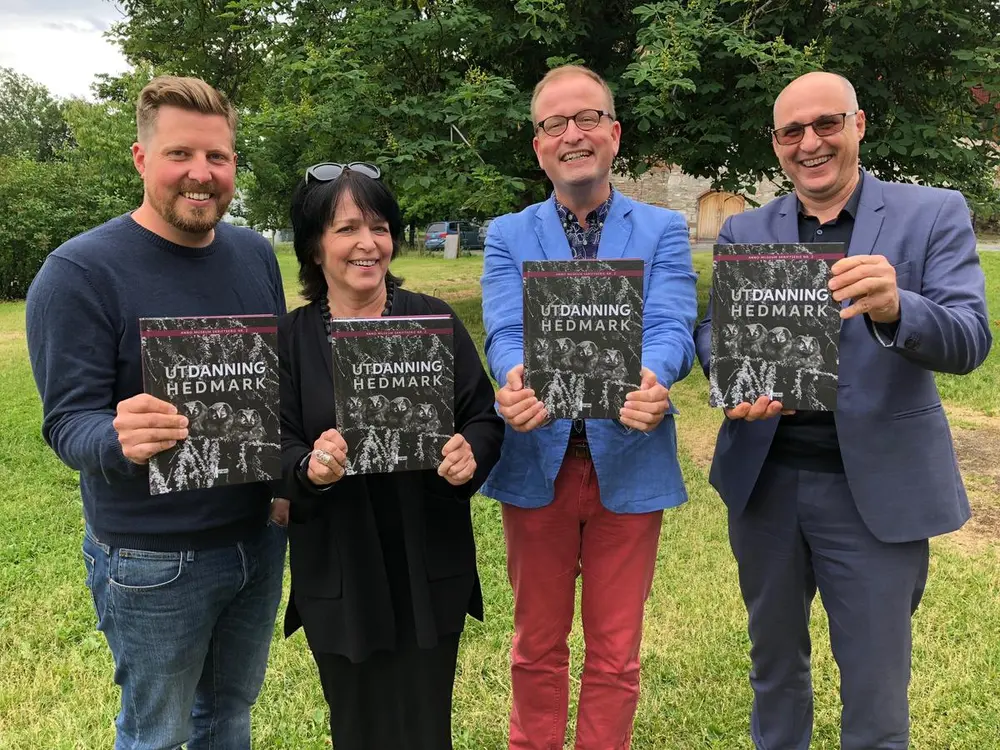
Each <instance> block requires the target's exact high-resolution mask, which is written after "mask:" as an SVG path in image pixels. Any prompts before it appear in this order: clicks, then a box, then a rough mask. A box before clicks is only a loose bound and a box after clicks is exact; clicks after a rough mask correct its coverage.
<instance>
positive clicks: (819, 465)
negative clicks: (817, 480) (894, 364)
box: [768, 180, 862, 473]
mask: <svg viewBox="0 0 1000 750" xmlns="http://www.w3.org/2000/svg"><path fill="white" fill-rule="evenodd" d="M861 184H862V181H861V180H858V184H857V187H855V188H854V192H853V193H851V197H850V199H849V200H848V201H847V204H846V205H845V206H844V207H843V208H842V209H840V213H839V214H838V215H837V217H836V218H834V219H831V220H830V221H828V222H826V223H825V224H820V223H819V219H817V218H816V217H815V216H809V215H808V214H806V212H805V211H806V209H805V206H803V205H802V202H801V201H797V202H798V216H799V242H843V243H844V249H845V250H847V249H849V248H850V246H851V235H852V234H853V233H854V218H855V217H856V216H857V214H858V203H859V202H860V200H861ZM768 458H769V459H770V460H773V461H776V462H778V463H781V464H784V465H785V466H792V467H794V468H797V469H807V470H809V471H823V472H831V473H832V472H842V471H843V470H844V462H843V459H842V458H841V456H840V443H839V441H838V439H837V423H836V422H835V421H834V416H833V412H832V411H799V412H796V413H795V414H789V415H788V416H783V417H781V418H780V421H779V423H778V429H777V431H776V432H775V434H774V441H773V442H772V443H771V450H770V452H769V453H768Z"/></svg>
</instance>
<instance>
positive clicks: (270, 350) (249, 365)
mask: <svg viewBox="0 0 1000 750" xmlns="http://www.w3.org/2000/svg"><path fill="white" fill-rule="evenodd" d="M139 335H140V339H141V344H142V378H143V386H144V390H145V391H146V393H148V394H150V395H151V396H155V397H156V398H158V399H162V400H163V401H169V402H170V403H171V404H173V405H174V406H176V407H177V410H178V411H179V412H180V413H181V414H183V415H184V416H186V417H187V418H188V437H187V439H186V440H182V441H180V442H179V443H178V444H177V445H176V446H174V447H173V448H170V449H168V450H165V451H163V452H162V453H158V454H156V455H155V456H153V457H152V458H151V459H150V460H149V492H150V494H151V495H162V494H163V493H166V492H178V491H180V490H193V489H203V488H206V487H216V486H221V485H227V484H245V483H247V482H261V481H267V480H269V479H277V478H278V477H280V476H281V427H280V418H279V413H278V412H279V407H278V398H279V397H278V347H277V344H278V323H277V318H276V317H275V316H274V315H234V316H220V317H201V318H140V319H139Z"/></svg>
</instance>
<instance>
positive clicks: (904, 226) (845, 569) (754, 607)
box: [695, 73, 992, 750]
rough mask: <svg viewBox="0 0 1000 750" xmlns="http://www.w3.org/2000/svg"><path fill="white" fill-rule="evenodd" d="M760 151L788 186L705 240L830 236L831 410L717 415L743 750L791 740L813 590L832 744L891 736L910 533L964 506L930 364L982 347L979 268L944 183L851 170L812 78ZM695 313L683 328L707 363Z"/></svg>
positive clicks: (800, 731)
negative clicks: (834, 309) (741, 681)
mask: <svg viewBox="0 0 1000 750" xmlns="http://www.w3.org/2000/svg"><path fill="white" fill-rule="evenodd" d="M774 125H775V128H774V131H773V146H774V151H775V154H776V155H777V157H778V159H779V161H780V163H781V167H782V169H783V170H784V172H785V174H786V175H787V176H788V178H789V179H790V180H791V181H792V183H793V184H794V186H795V192H794V193H792V194H790V195H787V196H784V197H782V198H778V199H777V200H775V201H773V202H771V203H769V204H767V205H765V206H764V207H762V208H760V209H757V210H755V211H749V212H747V213H744V214H738V215H736V216H732V217H730V219H728V220H727V221H726V223H725V225H724V226H723V228H722V231H721V233H720V234H719V242H720V243H723V244H727V243H758V242H760V243H771V242H844V243H846V244H847V246H848V255H847V257H846V258H844V259H842V260H840V261H838V262H837V263H836V264H835V265H834V266H833V269H832V274H831V279H830V282H829V286H830V289H831V291H832V295H833V298H834V299H835V300H837V301H838V302H840V303H841V306H842V307H841V312H840V316H841V319H842V323H841V333H840V374H839V385H838V390H837V408H836V411H835V412H799V413H790V412H782V408H781V404H780V403H778V402H769V401H768V399H767V397H766V396H762V397H761V398H759V399H758V400H757V401H756V403H754V404H750V403H744V404H741V405H739V406H737V407H736V408H735V409H729V410H727V411H726V419H725V421H724V422H723V425H722V428H721V430H720V431H719V438H718V442H717V443H716V448H715V457H714V460H713V462H712V469H711V476H710V479H711V482H712V485H713V486H714V487H715V488H716V489H717V490H718V491H719V494H720V495H721V496H722V499H723V500H724V501H725V503H726V505H727V506H728V510H729V536H730V542H731V544H732V549H733V553H734V554H735V556H736V560H737V563H738V565H739V576H740V588H741V590H742V593H743V599H744V602H745V603H746V607H747V611H748V613H749V629H750V639H751V641H752V644H753V645H752V648H751V652H750V656H751V661H752V668H751V672H750V681H751V684H752V686H753V690H754V702H753V710H752V715H751V727H750V731H751V735H752V737H753V741H754V742H755V744H756V746H757V747H758V748H760V750H806V749H807V748H808V747H809V740H810V736H811V732H812V706H813V701H812V686H811V680H810V666H809V653H810V642H809V611H810V605H811V603H812V599H813V596H814V595H815V593H816V590H817V589H819V592H820V594H821V596H822V600H823V605H824V607H825V608H826V611H827V615H828V617H829V622H830V641H831V646H832V647H833V655H834V658H835V659H836V661H837V665H838V666H839V668H840V676H841V699H842V701H843V712H842V721H841V747H842V748H843V750H875V749H877V748H893V749H898V750H902V749H903V748H906V747H908V741H909V706H908V701H907V685H908V683H909V679H910V652H911V629H910V620H911V617H912V614H913V612H914V611H915V610H916V607H917V604H918V603H919V601H920V598H921V595H922V594H923V590H924V585H925V582H926V579H927V563H928V541H927V540H928V538H929V537H932V536H935V535H938V534H944V533H947V532H949V531H954V530H955V529H957V528H959V527H960V526H961V525H962V524H963V523H965V521H966V520H967V519H968V518H969V502H968V499H967V498H966V494H965V489H964V487H963V485H962V479H961V476H960V475H959V470H958V464H957V463H956V460H955V451H954V448H953V446H952V441H951V434H950V431H949V429H948V422H947V420H946V418H945V415H944V411H943V410H942V407H941V400H940V397H939V396H938V392H937V388H936V387H935V383H934V373H935V372H949V373H957V374H964V373H968V372H970V371H972V370H973V369H975V368H976V367H978V366H979V365H980V364H981V363H982V362H983V360H984V359H986V355H987V354H988V353H989V350H990V345H991V343H992V337H991V334H990V330H989V321H988V317H987V312H986V301H985V289H984V287H985V280H984V278H983V272H982V269H981V268H980V266H979V259H978V256H977V254H976V238H975V235H974V234H973V230H972V224H971V222H970V217H969V209H968V207H967V206H966V203H965V200H964V199H963V198H962V195H961V194H960V193H958V192H955V191H952V190H940V189H936V188H929V187H920V186H917V185H911V184H898V183H890V182H883V181H881V180H878V179H876V178H875V177H874V176H872V175H871V174H870V173H868V172H866V171H864V170H861V169H860V167H859V159H858V152H859V144H860V142H861V139H862V138H863V137H864V134H865V113H864V112H863V111H862V110H861V109H859V107H858V101H857V97H856V95H855V92H854V88H853V87H852V86H851V84H850V83H849V82H848V81H847V80H846V79H844V78H842V77H840V76H836V75H832V74H829V73H809V74H807V75H805V76H802V77H800V78H798V79H796V80H795V81H793V82H792V83H791V84H789V86H788V87H787V88H785V89H784V91H782V92H781V94H780V95H779V96H778V99H777V100H776V101H775V104H774ZM711 325H712V321H711V318H710V317H706V318H705V319H704V320H703V321H702V322H701V323H700V324H699V326H698V329H697V331H696V334H695V335H696V339H697V346H698V357H699V359H700V361H701V364H702V367H703V368H704V369H705V371H706V373H707V371H708V367H709V359H710V356H711V351H710V349H711V347H710V335H711Z"/></svg>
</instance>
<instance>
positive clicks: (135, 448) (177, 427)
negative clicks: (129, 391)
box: [112, 393, 188, 465]
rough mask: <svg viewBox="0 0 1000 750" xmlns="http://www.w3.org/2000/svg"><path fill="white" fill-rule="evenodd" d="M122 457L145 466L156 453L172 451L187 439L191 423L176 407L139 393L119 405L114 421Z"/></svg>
mask: <svg viewBox="0 0 1000 750" xmlns="http://www.w3.org/2000/svg"><path fill="white" fill-rule="evenodd" d="M112 424H113V425H114V428H115V431H116V432H117V433H118V442H119V443H121V446H122V455H124V456H125V458H127V459H128V460H129V461H131V462H132V463H134V464H139V465H145V464H147V463H149V459H150V458H152V457H153V456H155V455H156V454H157V453H162V452H163V451H165V450H168V449H170V448H173V447H174V446H175V445H177V441H178V440H184V439H185V438H187V436H188V431H187V426H188V420H187V417H185V416H184V415H182V414H178V413H177V407H176V406H174V405H173V404H171V403H168V402H166V401H161V400H160V399H158V398H154V397H153V396H150V395H149V394H148V393H140V394H139V395H137V396H133V397H132V398H127V399H125V400H124V401H120V402H118V409H117V414H116V415H115V419H114V422H113V423H112Z"/></svg>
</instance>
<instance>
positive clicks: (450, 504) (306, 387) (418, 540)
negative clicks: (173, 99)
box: [278, 288, 504, 662]
mask: <svg viewBox="0 0 1000 750" xmlns="http://www.w3.org/2000/svg"><path fill="white" fill-rule="evenodd" d="M392 314H393V315H441V314H451V315H452V316H453V317H454V312H453V311H452V310H451V308H450V307H448V305H447V304H445V303H444V302H442V301H441V300H438V299H435V298H433V297H428V296H426V295H422V294H415V293H413V292H410V291H407V290H405V289H400V288H397V289H396V292H395V295H394V298H393V303H392ZM278 335H279V349H280V354H281V430H282V435H281V442H282V468H283V474H284V476H285V479H286V483H287V485H288V487H287V493H288V495H289V497H290V499H291V501H292V502H291V508H290V513H289V525H288V539H289V548H290V556H291V569H292V586H291V588H292V591H291V595H290V597H289V602H288V608H287V610H286V612H285V634H286V635H290V634H291V633H293V632H294V631H295V630H297V629H298V628H299V627H300V626H301V627H304V629H305V633H306V638H307V640H308V641H309V645H310V648H312V649H313V651H317V652H324V653H334V654H340V655H343V656H346V657H347V658H349V659H350V660H351V661H354V662H360V661H363V660H364V659H366V658H367V657H368V656H369V655H370V654H371V653H372V652H374V651H377V650H392V649H393V648H394V647H395V645H396V643H397V636H398V633H399V629H400V628H406V629H411V630H413V631H415V634H416V640H417V643H418V644H419V645H420V646H421V647H423V648H431V647H434V646H435V645H437V642H438V637H439V636H441V635H444V634H448V633H456V632H459V631H461V630H462V628H463V627H464V623H465V616H466V614H467V613H468V614H471V615H472V616H474V617H477V618H480V619H481V618H482V615H483V610H482V593H481V591H480V588H479V578H478V575H477V572H476V550H475V540H474V538H473V534H472V519H471V513H470V507H469V499H470V498H471V497H472V495H473V494H474V493H475V492H476V490H478V489H479V487H480V485H481V484H482V483H483V481H484V480H485V479H486V476H487V474H489V472H490V469H492V467H493V465H494V464H495V463H496V461H497V459H498V458H499V457H500V445H501V443H502V441H503V431H504V427H503V421H502V420H501V419H500V418H499V417H498V416H497V414H496V411H495V409H494V392H493V387H492V385H491V383H490V380H489V378H488V377H487V375H486V372H485V371H484V370H483V366H482V363H481V361H480V359H479V354H478V352H477V351H476V347H475V344H474V343H473V342H472V339H471V337H470V336H469V333H468V331H466V329H465V327H464V326H463V325H462V323H461V321H459V320H458V318H457V317H456V318H455V337H454V342H455V343H454V346H455V427H456V430H458V431H459V432H461V433H462V434H463V435H464V436H465V438H466V440H468V441H469V443H470V445H471V446H472V451H473V453H474V454H475V457H476V473H475V476H474V477H473V478H472V479H471V480H470V481H469V482H467V483H466V484H465V485H463V486H461V487H452V486H451V485H450V484H448V483H447V482H446V481H445V480H444V479H442V478H441V477H439V476H438V475H437V473H436V472H435V471H433V470H425V471H417V472H412V471H411V472H400V473H396V474H372V475H359V476H348V477H344V478H343V479H341V480H340V481H338V482H337V483H335V484H334V485H332V486H330V487H329V488H328V489H326V490H323V491H321V490H319V489H317V488H315V487H313V486H312V485H311V483H309V482H308V480H307V479H306V480H303V478H302V477H301V475H300V473H299V472H298V471H297V467H298V465H299V463H300V461H301V460H302V458H303V457H304V456H306V455H307V454H308V453H309V451H311V449H312V446H313V443H314V442H315V440H316V438H317V437H319V435H320V434H321V433H322V432H323V431H324V430H327V429H329V428H331V427H334V426H335V425H336V412H335V408H334V393H333V359H332V352H331V348H330V344H329V342H328V340H327V337H326V331H325V330H324V323H323V315H322V312H321V307H320V304H319V303H318V302H316V303H313V304H310V305H307V306H305V307H302V308H299V309H298V310H295V311H293V312H292V313H290V314H288V315H286V316H285V317H283V318H282V319H281V321H280V323H279V332H278Z"/></svg>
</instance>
